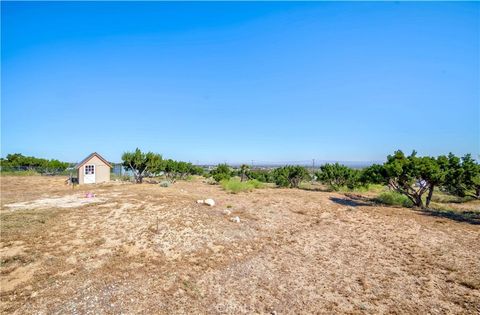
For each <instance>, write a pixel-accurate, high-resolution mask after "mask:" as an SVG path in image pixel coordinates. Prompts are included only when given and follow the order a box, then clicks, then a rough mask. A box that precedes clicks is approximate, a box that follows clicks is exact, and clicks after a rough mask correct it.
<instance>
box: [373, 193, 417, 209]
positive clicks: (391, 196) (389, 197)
mask: <svg viewBox="0 0 480 315" xmlns="http://www.w3.org/2000/svg"><path fill="white" fill-rule="evenodd" d="M375 201H376V202H378V203H383V204H385V205H389V206H402V207H407V208H410V207H412V206H413V203H412V201H411V200H410V199H408V197H407V196H405V195H402V194H400V193H397V192H395V191H386V192H384V193H381V194H380V195H378V197H377V198H375Z"/></svg>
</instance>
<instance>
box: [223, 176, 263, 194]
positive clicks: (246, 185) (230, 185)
mask: <svg viewBox="0 0 480 315" xmlns="http://www.w3.org/2000/svg"><path fill="white" fill-rule="evenodd" d="M220 185H221V186H222V188H223V189H225V190H226V191H228V192H231V193H233V194H236V193H239V192H244V191H252V190H254V189H258V188H262V187H263V184H262V183H261V182H259V181H258V180H255V179H254V180H249V181H245V182H241V181H240V180H239V179H238V178H231V179H225V180H222V181H221V182H220Z"/></svg>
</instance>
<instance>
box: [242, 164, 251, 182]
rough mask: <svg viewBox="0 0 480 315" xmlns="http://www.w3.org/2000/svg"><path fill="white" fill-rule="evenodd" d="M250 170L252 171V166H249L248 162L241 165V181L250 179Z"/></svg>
mask: <svg viewBox="0 0 480 315" xmlns="http://www.w3.org/2000/svg"><path fill="white" fill-rule="evenodd" d="M249 171H250V166H248V165H247V164H242V166H240V181H242V182H244V181H246V180H248V178H249Z"/></svg>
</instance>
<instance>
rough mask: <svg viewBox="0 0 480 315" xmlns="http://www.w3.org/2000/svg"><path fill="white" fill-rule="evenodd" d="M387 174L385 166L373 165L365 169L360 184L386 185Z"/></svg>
mask: <svg viewBox="0 0 480 315" xmlns="http://www.w3.org/2000/svg"><path fill="white" fill-rule="evenodd" d="M385 178H386V173H385V168H384V167H383V165H380V164H373V165H371V166H369V167H366V168H364V169H363V170H362V171H361V174H360V182H361V183H362V184H363V185H368V184H386V180H385Z"/></svg>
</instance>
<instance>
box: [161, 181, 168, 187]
mask: <svg viewBox="0 0 480 315" xmlns="http://www.w3.org/2000/svg"><path fill="white" fill-rule="evenodd" d="M170 184H171V183H170V182H169V181H168V180H164V181H162V182H160V187H170Z"/></svg>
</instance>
